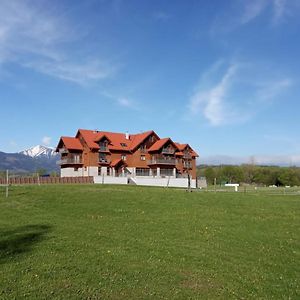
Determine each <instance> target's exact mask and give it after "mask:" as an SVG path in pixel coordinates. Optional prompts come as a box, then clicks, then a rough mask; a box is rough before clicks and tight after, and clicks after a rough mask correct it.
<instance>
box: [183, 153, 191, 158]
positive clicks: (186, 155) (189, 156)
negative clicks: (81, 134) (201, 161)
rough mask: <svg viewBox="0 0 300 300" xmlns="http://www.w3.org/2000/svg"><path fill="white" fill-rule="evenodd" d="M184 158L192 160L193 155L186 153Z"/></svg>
mask: <svg viewBox="0 0 300 300" xmlns="http://www.w3.org/2000/svg"><path fill="white" fill-rule="evenodd" d="M183 158H187V159H191V158H192V155H191V154H190V153H184V154H183Z"/></svg>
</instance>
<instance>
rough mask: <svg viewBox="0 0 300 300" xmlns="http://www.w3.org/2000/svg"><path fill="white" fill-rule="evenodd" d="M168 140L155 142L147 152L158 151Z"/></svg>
mask: <svg viewBox="0 0 300 300" xmlns="http://www.w3.org/2000/svg"><path fill="white" fill-rule="evenodd" d="M169 140H170V138H164V139H160V140H158V141H156V142H155V143H154V144H153V145H152V146H151V147H150V148H149V149H148V151H158V150H159V149H160V148H161V147H163V146H164V145H165V144H166V143H167V142H168V141H169Z"/></svg>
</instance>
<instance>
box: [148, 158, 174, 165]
mask: <svg viewBox="0 0 300 300" xmlns="http://www.w3.org/2000/svg"><path fill="white" fill-rule="evenodd" d="M148 165H175V159H173V158H170V159H163V158H153V159H151V160H148Z"/></svg>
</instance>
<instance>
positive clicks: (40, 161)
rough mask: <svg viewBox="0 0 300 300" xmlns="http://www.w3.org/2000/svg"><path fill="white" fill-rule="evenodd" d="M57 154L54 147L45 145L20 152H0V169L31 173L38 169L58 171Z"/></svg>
mask: <svg viewBox="0 0 300 300" xmlns="http://www.w3.org/2000/svg"><path fill="white" fill-rule="evenodd" d="M58 159H59V155H57V153H55V152H54V149H52V148H48V147H45V146H35V147H32V148H30V149H27V150H24V151H22V152H20V153H5V152H0V170H10V171H13V172H15V173H28V172H30V173H32V172H36V170H38V169H45V170H46V171H47V172H49V173H50V172H52V171H56V172H57V171H59V166H58V165H57V164H56V162H57V160H58Z"/></svg>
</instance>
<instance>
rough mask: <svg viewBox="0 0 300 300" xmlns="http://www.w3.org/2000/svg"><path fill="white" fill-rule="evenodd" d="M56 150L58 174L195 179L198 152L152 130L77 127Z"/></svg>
mask: <svg viewBox="0 0 300 300" xmlns="http://www.w3.org/2000/svg"><path fill="white" fill-rule="evenodd" d="M56 151H57V152H59V153H61V160H60V161H59V164H60V166H61V173H62V174H63V173H64V172H65V173H64V174H69V175H70V176H76V174H78V176H91V175H92V176H97V175H98V176H153V177H167V176H173V177H190V178H193V179H195V178H196V157H198V154H197V153H196V152H195V151H194V150H193V149H192V147H191V146H190V145H188V144H180V143H174V142H173V141H172V140H171V139H170V138H164V139H161V138H159V136H158V135H157V134H156V133H155V132H154V131H148V132H143V133H139V134H132V135H129V134H128V133H126V134H124V133H113V132H103V131H93V130H83V129H79V130H78V132H77V134H76V136H75V137H61V139H60V141H59V143H58V145H57V149H56ZM72 170H73V171H74V172H73V173H72ZM67 172H69V173H67ZM76 172H79V173H76ZM65 176H67V175H65Z"/></svg>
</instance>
